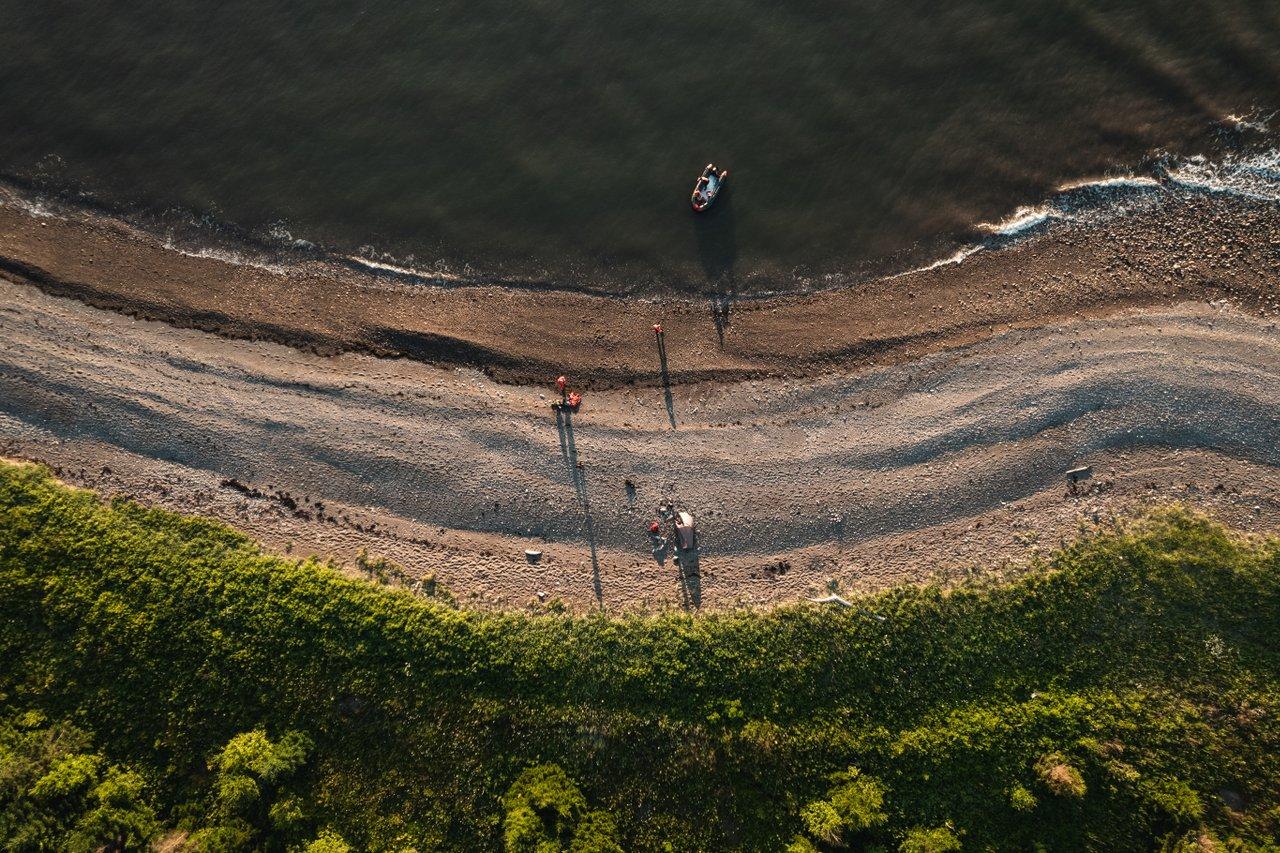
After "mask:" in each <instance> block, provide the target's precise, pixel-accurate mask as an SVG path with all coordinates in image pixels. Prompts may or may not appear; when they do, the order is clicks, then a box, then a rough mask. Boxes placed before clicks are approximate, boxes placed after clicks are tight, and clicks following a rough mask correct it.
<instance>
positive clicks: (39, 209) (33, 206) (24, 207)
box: [0, 194, 66, 219]
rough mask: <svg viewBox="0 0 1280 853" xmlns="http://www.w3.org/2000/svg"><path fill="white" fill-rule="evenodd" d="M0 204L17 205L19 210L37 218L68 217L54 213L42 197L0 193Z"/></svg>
mask: <svg viewBox="0 0 1280 853" xmlns="http://www.w3.org/2000/svg"><path fill="white" fill-rule="evenodd" d="M0 205H7V206H9V207H16V208H18V210H21V211H22V212H23V213H26V214H28V215H29V216H34V217H36V218H37V219H65V218H66V217H64V216H59V215H58V214H56V213H54V212H53V211H52V210H50V209H49V207H48V205H46V204H45V203H44V202H43V201H41V200H40V199H31V198H23V197H22V196H18V195H8V194H5V195H0Z"/></svg>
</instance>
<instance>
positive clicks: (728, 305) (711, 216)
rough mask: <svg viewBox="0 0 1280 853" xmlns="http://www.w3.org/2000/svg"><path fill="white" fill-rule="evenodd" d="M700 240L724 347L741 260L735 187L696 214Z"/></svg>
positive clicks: (727, 186)
mask: <svg viewBox="0 0 1280 853" xmlns="http://www.w3.org/2000/svg"><path fill="white" fill-rule="evenodd" d="M693 227H694V232H695V234H696V235H697V241H698V261H699V262H700V263H701V264H702V271H703V273H704V275H705V276H706V280H707V285H708V289H709V291H710V297H711V319H712V321H713V322H714V323H715V327H716V335H717V336H718V337H719V338H720V346H721V347H723V346H724V336H725V332H726V331H728V328H729V323H730V319H731V315H732V311H733V301H734V298H735V297H736V296H737V283H736V281H735V278H734V267H735V265H736V264H737V261H738V236H737V231H736V225H735V222H734V212H733V189H732V186H731V185H730V184H725V186H724V188H723V189H722V190H721V191H720V194H719V196H717V197H716V201H715V204H713V205H712V206H711V207H710V208H709V209H708V210H706V211H704V212H703V213H699V214H695V215H694V217H693Z"/></svg>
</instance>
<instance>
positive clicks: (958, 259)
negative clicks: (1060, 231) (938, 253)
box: [886, 246, 982, 281]
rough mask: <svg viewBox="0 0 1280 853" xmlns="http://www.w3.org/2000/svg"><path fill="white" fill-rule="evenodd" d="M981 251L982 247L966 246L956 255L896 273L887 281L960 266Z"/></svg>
mask: <svg viewBox="0 0 1280 853" xmlns="http://www.w3.org/2000/svg"><path fill="white" fill-rule="evenodd" d="M981 251H982V247H981V246H966V247H965V248H963V249H960V250H959V251H957V252H956V253H955V254H954V255H950V256H948V257H945V258H941V259H939V260H936V261H934V262H933V263H931V264H926V265H924V266H922V267H915V268H914V269H909V270H903V271H902V272H899V273H894V274H893V275H891V276H888V278H887V279H886V280H888V281H892V280H893V279H895V278H902V277H903V276H905V275H915V274H916V273H922V272H929V271H930V270H936V269H938V267H949V266H951V265H952V264H960V263H963V262H964V259H965V258H967V257H969V256H970V255H973V254H977V253H978V252H981Z"/></svg>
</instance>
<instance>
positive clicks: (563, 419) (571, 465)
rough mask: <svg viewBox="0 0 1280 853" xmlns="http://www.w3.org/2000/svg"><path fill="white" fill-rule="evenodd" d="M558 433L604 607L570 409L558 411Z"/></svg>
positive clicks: (598, 598)
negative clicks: (583, 524) (580, 512)
mask: <svg viewBox="0 0 1280 853" xmlns="http://www.w3.org/2000/svg"><path fill="white" fill-rule="evenodd" d="M556 432H558V433H559V434H560V456H561V458H563V459H564V463H565V467H566V468H567V469H568V471H569V482H571V483H573V491H574V494H576V495H577V496H578V504H579V505H580V506H581V507H582V517H583V519H584V522H585V527H586V531H587V545H588V547H590V549H591V588H592V590H593V591H594V592H595V596H596V604H598V605H600V607H604V588H603V587H602V586H601V584H600V558H599V555H598V554H597V552H596V525H595V519H594V518H592V517H591V501H590V499H589V497H588V495H587V476H586V474H585V473H583V470H582V468H581V467H580V465H579V464H578V443H577V441H576V440H575V438H574V433H573V412H572V411H570V410H569V409H556Z"/></svg>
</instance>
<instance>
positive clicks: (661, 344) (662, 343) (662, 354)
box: [654, 333, 676, 429]
mask: <svg viewBox="0 0 1280 853" xmlns="http://www.w3.org/2000/svg"><path fill="white" fill-rule="evenodd" d="M654 337H655V338H657V339H658V366H659V367H660V368H662V396H663V399H664V400H665V402H666V404H667V420H669V421H670V422H671V428H672V429H675V428H676V401H675V398H674V397H672V396H671V371H670V370H668V369H667V338H666V335H665V334H661V333H660V334H657V335H654Z"/></svg>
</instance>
